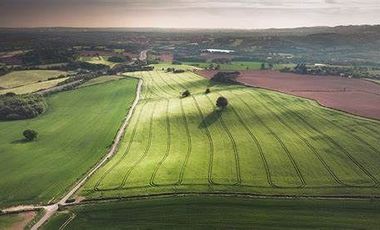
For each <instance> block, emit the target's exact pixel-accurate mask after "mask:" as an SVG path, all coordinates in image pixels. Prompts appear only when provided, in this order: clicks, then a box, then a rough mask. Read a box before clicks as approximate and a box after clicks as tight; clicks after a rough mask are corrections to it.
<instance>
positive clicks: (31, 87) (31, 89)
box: [0, 77, 68, 94]
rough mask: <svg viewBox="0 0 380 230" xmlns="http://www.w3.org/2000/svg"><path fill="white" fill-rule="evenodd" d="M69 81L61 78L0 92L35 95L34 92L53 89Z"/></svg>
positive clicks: (0, 92)
mask: <svg viewBox="0 0 380 230" xmlns="http://www.w3.org/2000/svg"><path fill="white" fill-rule="evenodd" d="M67 79H68V78H67V77H65V78H59V79H54V80H50V81H42V82H37V83H32V84H29V85H23V86H20V87H16V88H11V89H3V90H0V94H6V93H9V92H12V93H15V94H25V93H33V92H37V91H39V90H43V89H49V88H51V87H54V86H57V84H58V83H60V82H63V81H65V80H67Z"/></svg>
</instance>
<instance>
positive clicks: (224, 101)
mask: <svg viewBox="0 0 380 230" xmlns="http://www.w3.org/2000/svg"><path fill="white" fill-rule="evenodd" d="M227 105H228V100H227V98H225V97H218V99H217V100H216V106H217V107H218V108H222V109H224V108H226V107H227Z"/></svg>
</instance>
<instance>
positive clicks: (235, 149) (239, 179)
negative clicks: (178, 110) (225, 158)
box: [206, 95, 241, 185]
mask: <svg viewBox="0 0 380 230" xmlns="http://www.w3.org/2000/svg"><path fill="white" fill-rule="evenodd" d="M206 97H207V99H208V101H209V102H210V104H211V105H212V106H214V104H213V103H212V101H211V99H210V97H209V96H208V95H206ZM219 120H220V124H221V125H222V127H223V129H224V131H225V133H227V135H228V138H229V139H230V141H231V144H232V150H233V152H234V157H235V169H236V179H237V182H236V184H235V185H240V184H241V176H240V171H241V170H240V159H239V153H238V150H237V146H236V141H235V139H234V138H233V136H232V134H231V132H230V130H229V129H228V127H227V126H226V123H225V122H224V120H223V116H220V118H219Z"/></svg>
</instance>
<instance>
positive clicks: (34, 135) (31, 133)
mask: <svg viewBox="0 0 380 230" xmlns="http://www.w3.org/2000/svg"><path fill="white" fill-rule="evenodd" d="M22 134H23V135H24V137H25V138H26V139H27V140H28V141H33V140H35V139H36V138H37V136H38V133H37V132H36V131H34V130H32V129H27V130H25V131H24V132H23V133H22Z"/></svg>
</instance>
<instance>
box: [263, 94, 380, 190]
mask: <svg viewBox="0 0 380 230" xmlns="http://www.w3.org/2000/svg"><path fill="white" fill-rule="evenodd" d="M260 95H261V96H263V97H265V98H268V99H269V100H270V101H271V102H272V103H273V104H276V105H277V106H278V107H280V108H282V109H283V110H285V111H287V109H286V108H285V107H284V106H283V105H281V103H278V102H276V101H275V100H274V99H273V98H272V97H270V96H268V95H263V94H262V93H261V92H260ZM288 111H289V112H290V113H292V114H293V115H294V116H296V117H297V118H298V119H299V120H300V121H302V122H303V123H304V124H306V125H307V126H308V127H310V128H311V129H312V130H314V131H315V132H317V133H319V134H320V135H322V136H323V137H325V138H326V139H327V140H329V142H330V143H332V144H333V145H335V147H337V148H338V149H340V150H341V151H342V152H343V153H344V154H345V155H346V156H347V157H348V158H349V159H350V160H351V161H352V162H353V163H354V164H355V165H356V166H357V167H358V168H359V169H360V170H361V171H362V172H363V173H364V174H366V175H367V176H368V177H369V178H370V179H371V180H372V182H373V183H374V185H375V186H377V185H378V184H379V182H378V180H377V179H376V178H375V177H374V176H373V175H372V174H371V173H370V172H369V171H368V170H367V169H366V168H365V167H364V166H363V165H362V164H360V163H359V162H358V161H357V160H356V159H355V158H354V157H353V156H352V155H351V154H350V153H349V152H348V151H347V150H346V149H345V148H343V146H341V145H340V144H339V143H337V142H336V141H335V140H334V139H332V138H331V137H330V136H328V135H327V134H325V133H324V132H322V131H320V130H318V129H317V128H315V127H314V126H313V125H311V124H310V123H309V122H307V121H306V120H305V119H304V118H303V117H301V116H300V115H299V114H298V113H295V112H293V111H291V110H288Z"/></svg>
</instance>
